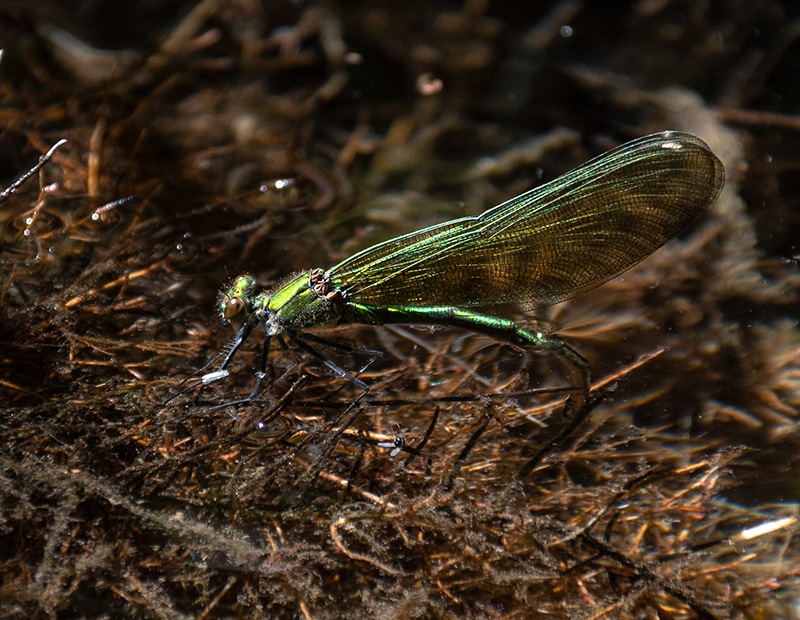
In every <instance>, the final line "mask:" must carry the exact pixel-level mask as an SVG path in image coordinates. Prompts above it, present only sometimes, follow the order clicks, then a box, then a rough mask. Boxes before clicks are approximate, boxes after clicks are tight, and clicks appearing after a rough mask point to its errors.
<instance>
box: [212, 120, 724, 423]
mask: <svg viewBox="0 0 800 620" xmlns="http://www.w3.org/2000/svg"><path fill="white" fill-rule="evenodd" d="M724 181H725V172H724V169H723V166H722V163H721V162H720V161H719V159H717V157H716V156H715V155H714V154H713V153H712V152H711V150H710V149H709V148H708V146H707V145H706V144H705V143H704V142H703V141H702V140H700V139H699V138H697V137H695V136H692V135H690V134H686V133H681V132H676V131H668V132H663V133H657V134H653V135H650V136H646V137H643V138H639V139H637V140H633V141H631V142H628V143H626V144H623V145H622V146H619V147H617V148H615V149H613V150H611V151H608V152H607V153H605V154H603V155H600V156H599V157H596V158H595V159H592V160H591V161H589V162H588V163H586V164H584V165H582V166H580V167H579V168H576V169H575V170H572V171H571V172H568V173H567V174H565V175H563V176H562V177H559V178H558V179H556V180H554V181H552V182H550V183H547V184H546V185H542V186H541V187H537V188H535V189H532V190H530V191H528V192H526V193H524V194H522V195H520V196H517V197H516V198H512V199H511V200H509V201H507V202H504V203H503V204H501V205H499V206H496V207H494V208H492V209H489V210H488V211H486V212H484V213H483V214H481V215H480V216H478V217H463V218H460V219H456V220H452V221H449V222H445V223H443V224H438V225H435V226H430V227H429V228H425V229H423V230H420V231H417V232H413V233H410V234H406V235H401V236H399V237H396V238H394V239H390V240H388V241H385V242H383V243H379V244H377V245H374V246H372V247H370V248H367V249H365V250H362V251H361V252H358V253H357V254H355V255H353V256H351V257H350V258H347V259H346V260H344V261H342V262H340V263H339V264H338V265H336V266H334V267H331V268H330V269H328V270H324V269H312V270H310V271H307V272H305V273H302V274H300V275H296V276H292V277H291V278H290V279H288V280H287V281H286V282H284V283H283V284H282V285H280V286H278V287H277V289H276V290H275V291H274V292H264V291H261V292H259V291H257V290H256V284H255V279H254V278H253V277H252V276H249V275H241V276H239V277H237V278H236V279H235V280H234V281H233V283H232V284H231V285H230V286H229V287H227V288H226V289H225V290H224V291H223V292H222V293H221V295H220V299H219V302H218V310H219V312H220V314H221V316H222V317H223V318H224V319H225V320H228V321H233V320H237V321H238V320H241V326H240V327H239V329H238V331H237V334H236V336H235V338H234V339H233V341H232V342H231V344H230V346H229V348H228V351H227V354H226V355H225V357H224V359H223V361H222V363H221V364H220V366H219V367H218V369H217V370H216V371H214V372H211V373H208V374H206V375H203V377H202V379H201V382H202V383H203V384H204V385H206V384H209V383H212V382H213V381H217V380H219V379H222V378H224V377H226V376H227V375H228V371H227V370H226V367H227V366H228V365H229V363H230V362H231V360H232V359H233V357H234V355H235V354H236V352H237V351H238V350H239V348H240V347H241V346H242V344H243V343H244V342H245V340H246V339H247V337H248V336H249V335H250V334H251V333H252V331H253V329H254V328H255V327H256V326H257V325H259V324H263V325H264V327H265V331H266V337H265V340H264V344H263V349H262V352H261V363H260V369H259V371H258V374H257V380H256V385H255V388H254V389H253V391H252V393H251V394H250V395H249V396H248V397H247V398H245V399H242V400H240V401H236V402H235V403H228V404H239V403H242V402H248V401H250V400H252V399H253V398H254V397H255V396H256V395H257V394H258V392H259V390H260V388H261V384H262V382H263V379H264V377H265V376H266V372H265V371H266V364H267V361H268V358H269V348H270V340H271V338H272V337H273V336H280V335H281V334H286V335H287V336H288V337H289V338H292V339H295V340H296V341H297V342H298V343H299V344H300V345H301V346H302V347H303V348H304V349H306V350H308V351H310V352H311V353H314V354H316V352H315V351H314V349H313V348H311V347H310V346H309V345H308V344H307V343H304V340H303V338H304V337H309V336H310V335H308V334H305V335H303V331H304V330H307V329H308V328H312V327H314V326H319V325H346V324H353V323H363V324H372V325H381V324H388V323H423V324H438V325H449V326H454V327H460V328H465V329H469V330H473V331H476V332H482V333H484V334H488V335H490V336H493V337H495V338H497V339H501V340H505V341H507V342H510V343H511V344H514V345H516V346H519V347H532V348H535V349H544V350H549V351H552V352H554V353H556V354H557V355H558V356H560V357H561V359H562V360H563V361H564V362H565V363H566V364H567V365H568V367H569V368H570V374H571V376H572V378H573V380H574V381H575V383H576V386H575V387H576V393H575V394H574V395H573V396H572V397H571V398H570V399H569V400H568V407H569V408H570V410H571V411H576V410H578V409H582V408H583V407H585V406H586V404H587V403H588V402H589V390H590V385H591V384H590V376H589V365H588V363H587V362H586V360H585V359H584V358H583V357H582V356H581V355H580V354H579V353H578V352H577V351H575V350H574V349H573V348H572V347H571V346H569V345H567V344H566V343H565V342H563V341H562V340H560V339H558V338H557V337H554V336H552V335H548V334H544V333H542V332H541V331H537V330H531V329H526V328H525V327H523V326H521V325H519V324H517V323H516V322H514V321H512V320H511V319H509V318H506V317H508V316H512V315H518V314H519V313H521V312H526V311H532V310H535V309H536V308H540V307H543V306H548V305H551V304H555V303H558V302H560V301H564V300H566V299H569V298H570V297H573V296H575V295H577V294H579V293H582V292H585V291H587V290H589V289H592V288H594V287H596V286H598V285H600V284H602V283H604V282H606V281H608V280H610V279H611V278H613V277H615V276H617V275H619V274H620V273H622V272H623V271H625V270H626V269H629V268H630V267H632V266H633V265H635V264H636V263H638V262H639V261H641V260H642V259H643V258H645V257H647V256H648V255H649V254H651V253H652V252H653V251H655V250H656V249H658V248H659V247H661V246H662V245H663V244H664V243H666V242H667V241H669V240H670V239H671V238H672V237H674V236H675V235H677V234H678V233H680V232H681V231H683V230H684V229H686V228H687V227H688V226H689V225H690V224H691V223H692V222H694V221H695V220H696V219H697V218H698V217H700V215H701V214H702V213H703V212H704V211H705V210H706V209H707V208H708V207H709V205H711V204H712V203H713V202H714V200H716V198H717V196H718V195H719V193H720V191H721V189H722V186H723V184H724ZM317 355H318V354H317ZM326 364H327V365H328V366H329V367H330V368H332V369H333V370H334V371H335V372H337V373H338V374H340V375H341V376H345V377H349V378H350V379H351V380H353V381H355V382H356V383H357V384H358V385H359V386H360V387H361V388H362V389H363V390H364V393H366V390H367V386H366V384H365V383H363V382H362V381H360V380H359V379H357V378H356V377H354V376H352V375H350V374H349V373H347V372H345V371H343V370H342V369H341V368H339V367H338V366H336V365H335V364H333V363H331V362H327V361H326ZM362 396H363V394H362Z"/></svg>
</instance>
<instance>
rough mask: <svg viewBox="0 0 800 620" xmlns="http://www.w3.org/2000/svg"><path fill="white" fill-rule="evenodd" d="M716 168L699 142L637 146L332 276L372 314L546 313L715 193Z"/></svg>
mask: <svg viewBox="0 0 800 620" xmlns="http://www.w3.org/2000/svg"><path fill="white" fill-rule="evenodd" d="M724 181H725V172H724V169H723V167H722V163H721V162H720V161H719V159H717V157H716V156H715V155H714V154H713V153H712V152H711V150H710V149H709V148H708V146H707V145H706V144H705V143H704V142H703V141H702V140H700V139H699V138H696V137H695V136H692V135H689V134H686V133H680V132H664V133H659V134H653V135H650V136H646V137H644V138H640V139H637V140H633V141H631V142H628V143H626V144H623V145H622V146H619V147H617V148H616V149H613V150H611V151H608V152H607V153H605V154H603V155H600V156H599V157H596V158H595V159H593V160H591V161H589V162H588V163H586V164H584V165H583V166H580V167H579V168H576V169H575V170H572V171H571V172H568V173H567V174H565V175H564V176H562V177H559V178H558V179H556V180H554V181H552V182H551V183H548V184H546V185H543V186H541V187H538V188H535V189H532V190H530V191H529V192H526V193H524V194H522V195H520V196H517V197H516V198H513V199H511V200H509V201H507V202H505V203H503V204H501V205H498V206H497V207H494V208H492V209H489V210H488V211H486V212H484V213H483V214H481V215H480V216H478V217H465V218H460V219H457V220H452V221H450V222H445V223H443V224H439V225H436V226H431V227H429V228H426V229H424V230H420V231H418V232H414V233H410V234H407V235H402V236H400V237H396V238H395V239H390V240H388V241H385V242H383V243H379V244H377V245H375V246H372V247H370V248H367V249H365V250H363V251H361V252H359V253H357V254H355V255H353V256H351V257H350V258H348V259H346V260H344V261H342V262H341V263H339V264H338V265H336V266H335V267H333V268H332V269H331V270H330V274H331V282H332V284H333V285H334V286H335V287H337V288H340V289H342V290H345V291H347V296H348V299H350V300H352V301H356V302H358V303H363V304H370V305H376V306H392V305H401V306H436V305H446V306H455V307H461V308H473V309H474V308H481V307H484V308H494V309H500V310H505V311H507V312H513V311H518V310H530V309H533V308H535V307H540V306H546V305H550V304H554V303H557V302H559V301H563V300H564V299H567V298H569V297H573V296H574V295H577V294H579V293H581V292H584V291H587V290H589V289H591V288H594V287H596V286H598V285H600V284H602V283H603V282H606V281H607V280H610V279H611V278H613V277H615V276H617V275H619V274H620V273H622V272H623V271H625V270H626V269H628V268H630V267H632V266H633V265H635V264H636V263H638V262H639V261H641V260H642V259H643V258H645V257H646V256H648V255H649V254H651V253H652V252H653V251H655V250H656V249H658V248H659V247H661V246H662V245H663V244H664V243H666V242H667V241H669V239H671V238H672V237H674V236H675V235H676V234H678V233H680V232H681V231H683V230H684V229H685V228H687V227H688V226H689V224H691V223H692V222H694V221H695V220H696V219H697V218H698V217H699V216H700V215H701V214H702V213H703V212H704V211H705V210H706V209H707V208H708V207H709V205H711V203H713V202H714V200H715V199H716V198H717V196H718V195H719V193H720V191H721V189H722V186H723V184H724Z"/></svg>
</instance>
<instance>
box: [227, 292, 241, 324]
mask: <svg viewBox="0 0 800 620" xmlns="http://www.w3.org/2000/svg"><path fill="white" fill-rule="evenodd" d="M242 312H244V301H243V300H242V298H241V297H231V298H230V299H229V300H228V302H227V303H226V304H225V309H224V310H223V311H222V316H223V317H225V319H226V320H228V321H230V320H231V319H232V318H234V317H236V316H238V315H240V314H241V313H242Z"/></svg>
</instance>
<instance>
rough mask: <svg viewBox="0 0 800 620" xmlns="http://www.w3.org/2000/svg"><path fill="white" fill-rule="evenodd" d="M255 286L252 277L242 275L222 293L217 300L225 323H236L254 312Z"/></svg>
mask: <svg viewBox="0 0 800 620" xmlns="http://www.w3.org/2000/svg"><path fill="white" fill-rule="evenodd" d="M255 285H256V281H255V279H254V278H253V277H252V276H248V275H241V276H239V277H237V278H236V279H235V280H234V281H233V282H232V283H231V284H230V286H228V287H226V288H224V289H223V290H222V291H220V294H219V298H218V300H217V309H218V310H219V315H220V317H222V319H223V320H225V321H236V320H243V319H244V318H245V317H246V316H247V315H248V314H250V313H251V312H252V311H253V299H254V295H253V292H254V290H255Z"/></svg>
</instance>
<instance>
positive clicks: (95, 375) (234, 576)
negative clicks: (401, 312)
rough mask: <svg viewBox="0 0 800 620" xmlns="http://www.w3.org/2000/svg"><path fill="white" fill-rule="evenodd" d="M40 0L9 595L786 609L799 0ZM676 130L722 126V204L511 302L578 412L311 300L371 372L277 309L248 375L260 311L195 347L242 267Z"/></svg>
mask: <svg viewBox="0 0 800 620" xmlns="http://www.w3.org/2000/svg"><path fill="white" fill-rule="evenodd" d="M34 4H35V6H32V5H31V3H19V4H13V3H12V4H7V5H4V6H3V7H0V35H2V36H0V41H3V45H4V48H3V53H2V56H0V89H2V99H3V106H2V108H0V112H1V113H2V116H3V122H2V123H0V162H2V166H0V175H2V176H0V188H3V189H4V191H3V193H2V194H1V195H0V410H2V415H3V422H2V425H0V432H1V433H2V441H3V446H4V450H3V451H2V455H0V462H1V463H2V467H0V572H1V573H2V578H1V579H0V584H1V585H0V608H2V615H3V616H7V617H31V616H40V615H44V616H48V617H53V618H57V617H99V616H103V615H106V616H109V617H132V616H137V617H138V616H141V617H170V618H171V617H182V616H187V617H306V618H320V617H323V618H325V617H330V618H334V617H341V615H342V613H343V610H344V611H346V612H347V614H348V615H349V617H393V618H394V617H420V618H423V617H424V618H429V617H442V618H448V617H535V616H541V617H556V618H562V617H586V618H603V617H608V618H618V617H643V616H646V617H650V616H658V617H663V618H694V617H720V618H721V617H776V616H781V615H783V616H787V615H789V612H790V610H793V609H794V605H796V600H797V593H798V590H800V584H799V583H798V580H799V579H798V566H800V560H799V559H798V558H799V557H800V548H799V546H798V536H797V530H798V521H797V520H798V518H800V517H798V515H797V512H798V509H797V506H798V501H800V486H798V482H797V481H798V479H800V478H799V477H798V475H797V474H798V468H799V467H800V462H799V458H798V455H800V449H799V448H800V433H799V432H798V418H797V416H798V407H800V332H799V331H798V311H797V308H798V307H800V299H798V297H799V295H798V291H799V290H800V274H799V273H798V269H797V256H798V246H797V237H796V233H795V232H793V231H796V230H798V229H800V215H799V212H798V207H797V200H796V198H795V195H796V194H797V184H798V181H797V179H796V175H794V174H793V171H794V168H795V163H794V162H795V161H797V158H798V157H799V156H800V148H798V146H797V144H800V142H798V141H797V140H795V139H794V137H795V134H796V133H797V132H798V131H799V130H800V123H798V122H797V119H796V117H794V116H792V115H791V114H793V113H794V112H795V111H796V109H797V102H798V101H800V92H798V91H797V88H798V85H797V83H796V80H794V79H790V76H793V75H794V72H793V67H794V65H795V63H796V62H797V61H798V49H797V44H796V43H795V41H794V38H793V37H795V35H794V34H793V33H794V30H792V26H791V24H792V23H794V22H793V21H792V20H793V19H796V18H797V17H798V16H797V15H789V14H787V13H785V11H786V9H785V8H784V6H783V5H782V4H781V3H777V2H766V1H764V2H754V3H746V4H745V3H736V2H732V1H731V0H725V1H720V2H711V3H705V4H703V5H702V6H703V8H694V9H688V8H686V6H684V4H682V3H676V2H662V3H647V2H640V3H629V4H627V5H626V6H625V9H624V10H621V12H620V14H619V15H617V16H615V18H614V20H613V21H612V20H611V19H610V17H609V16H608V15H606V14H604V12H603V11H602V10H601V9H600V8H594V7H593V6H591V3H584V4H581V3H576V2H570V1H563V2H553V3H545V4H542V5H541V6H539V5H538V3H532V4H533V5H536V6H532V7H529V8H526V9H521V8H519V7H518V6H516V5H515V3H497V4H496V5H495V4H489V3H482V2H472V1H468V2H466V3H447V4H443V5H440V6H437V7H436V8H431V7H430V5H429V4H425V3H394V4H393V3H353V4H351V5H350V6H349V7H348V8H347V9H338V10H334V9H333V8H332V7H331V6H329V5H327V4H324V3H310V2H309V3H303V2H288V1H287V2H269V3H260V2H255V1H251V0H242V1H240V2H236V3H223V2H218V1H212V0H203V1H201V2H197V3H182V2H177V1H176V2H168V3H159V4H158V7H157V8H153V6H151V5H142V6H137V4H136V3H125V4H124V5H123V7H122V8H120V7H119V6H118V5H117V4H114V3H103V2H99V3H91V4H87V5H85V6H84V8H82V9H81V10H80V11H77V12H75V13H67V12H64V10H63V8H62V7H61V3H56V2H52V3H51V2H40V3H34ZM112 6H113V7H114V8H113V11H112V10H111V7H112ZM698 6H700V5H698ZM664 129H679V130H683V131H688V132H690V133H693V134H696V135H699V136H700V137H702V139H703V140H705V141H706V142H707V143H708V144H709V145H710V147H711V149H712V150H713V151H714V152H715V153H716V154H717V155H718V156H719V157H720V158H721V159H722V161H723V162H724V164H725V168H726V171H727V172H728V181H727V184H726V186H725V188H724V189H723V192H722V195H721V197H720V199H719V200H718V201H717V203H716V204H715V205H714V206H713V207H712V208H711V210H710V211H709V213H708V214H707V215H706V216H704V217H703V219H702V220H700V221H699V222H698V223H697V225H696V226H695V227H694V228H693V229H691V230H690V231H688V232H686V233H685V234H683V235H681V236H679V237H678V238H676V239H674V240H673V241H671V242H670V243H669V244H667V245H666V246H665V247H664V248H662V249H661V250H659V251H658V252H657V253H655V254H654V255H653V256H652V257H650V258H649V259H648V260H647V261H646V262H644V263H642V264H640V265H639V266H637V267H636V268H634V269H633V270H631V271H628V272H626V273H625V274H624V276H622V277H620V278H618V279H616V280H613V281H612V282H610V283H608V284H606V285H604V286H603V287H601V288H600V289H597V290H594V291H591V292H589V293H586V294H585V295H582V296H581V297H579V298H577V299H574V300H571V301H569V302H566V303H564V304H560V305H558V306H554V307H552V308H543V309H541V311H536V312H535V313H533V314H532V315H531V316H519V317H514V319H515V320H518V321H519V322H520V323H521V324H524V325H526V326H535V327H536V329H538V330H541V331H542V333H547V334H554V335H557V337H558V338H560V339H563V340H564V341H565V342H567V343H569V345H570V346H571V347H573V348H575V349H576V350H577V351H578V352H579V353H580V354H581V355H583V356H585V357H586V358H587V359H588V361H589V363H590V366H591V369H592V379H593V384H592V390H591V398H592V407H591V411H590V412H589V415H587V416H586V417H585V419H584V420H583V421H582V423H581V424H579V425H577V426H575V427H574V428H573V427H569V428H567V431H568V432H563V431H564V429H565V425H564V419H563V416H562V411H563V409H564V402H565V400H566V399H567V398H568V396H569V394H570V393H571V390H572V388H573V387H574V386H573V385H571V384H570V376H569V374H568V373H564V372H562V367H561V366H559V364H558V363H554V356H553V355H548V354H541V353H538V354H537V353H534V352H530V351H522V350H518V349H516V348H514V347H511V346H509V345H507V344H503V343H502V342H498V341H495V340H493V339H491V338H487V337H486V336H482V335H480V334H475V333H471V332H467V331H462V330H459V329H455V328H448V327H436V328H430V327H419V326H384V327H370V326H364V325H358V326H348V327H344V328H341V329H335V328H330V329H323V330H320V331H319V332H315V333H318V334H319V335H320V336H323V337H324V339H325V340H326V343H315V344H314V348H315V349H318V350H320V351H321V352H322V353H323V354H324V356H325V358H326V359H327V360H330V362H331V364H333V365H335V366H336V367H338V368H341V369H344V370H346V371H347V372H349V373H352V374H354V375H357V376H358V378H359V379H360V380H361V381H363V382H364V383H365V384H367V385H368V386H369V393H368V394H366V395H365V396H364V397H363V398H361V399H360V400H358V402H357V403H356V405H355V406H351V405H352V404H353V402H354V401H355V400H356V399H357V398H358V396H359V394H360V393H361V390H360V389H359V387H358V385H355V384H354V383H353V382H352V381H348V380H347V379H346V378H343V377H342V376H339V375H337V374H336V373H335V372H332V371H331V369H330V368H329V367H328V366H326V365H325V362H324V361H321V360H319V359H317V358H315V357H314V356H313V355H309V354H308V353H307V352H305V351H303V350H302V349H299V348H297V347H293V346H291V343H289V346H288V347H286V348H281V347H273V349H274V350H273V367H272V374H271V376H270V377H269V379H270V381H269V383H270V385H269V386H268V389H264V390H262V392H261V394H259V395H258V396H257V397H256V398H255V399H254V400H253V401H252V402H249V403H247V404H245V405H243V406H237V407H234V406H225V407H221V408H219V405H221V404H222V405H224V404H226V403H230V402H232V401H236V400H239V399H241V398H243V397H245V396H247V395H248V394H249V393H250V391H251V389H252V386H253V381H254V376H253V373H254V369H255V368H257V367H258V357H259V355H260V351H259V348H258V346H257V345H256V344H253V345H252V346H249V345H248V346H246V347H243V349H242V351H241V352H240V353H239V354H238V355H237V357H236V359H235V360H234V363H232V364H231V365H230V367H229V368H228V370H230V376H229V377H227V378H226V379H225V380H224V381H214V382H209V385H206V386H204V387H203V388H202V389H200V388H199V387H198V386H197V385H196V382H197V379H196V378H197V377H198V376H202V375H203V373H208V372H210V370H213V369H214V368H215V366H214V365H213V363H214V362H215V361H216V360H217V359H218V358H217V357H216V356H217V355H218V354H219V353H220V352H221V351H223V352H224V351H225V350H226V343H227V342H228V341H229V339H230V338H231V337H232V335H233V334H232V331H231V330H230V328H228V327H227V326H225V325H223V324H222V323H220V322H219V321H218V320H217V317H216V313H215V299H216V296H217V293H218V290H219V288H220V287H221V286H222V285H223V284H224V283H226V282H228V281H229V280H230V276H231V275H235V274H236V273H240V272H242V271H245V272H247V273H251V274H254V275H255V276H256V278H257V280H258V283H259V285H263V286H264V287H265V288H267V289H276V288H278V287H279V286H280V278H283V277H285V276H286V275H287V274H292V273H298V272H301V271H304V270H308V269H310V268H314V267H324V266H326V265H334V264H336V263H338V262H340V261H341V260H343V259H344V258H346V257H347V256H350V255H352V254H355V253H356V252H357V251H358V250H361V249H363V248H365V247H368V246H370V245H371V244H374V243H376V242H379V241H381V240H384V239H388V238H390V237H392V236H395V235H399V234H402V233H405V232H409V231H412V230H417V229H420V228H422V227H425V226H428V225H432V224H435V223H438V222H442V221H445V220H448V219H453V218H456V217H463V216H474V215H478V214H480V213H481V212H483V211H484V210H486V209H487V208H489V207H491V206H493V205H496V204H499V203H501V202H503V201H504V200H506V199H508V198H511V197H513V196H515V195H517V194H520V193H522V192H523V191H525V190H527V189H529V188H531V187H534V186H536V185H539V184H541V183H543V182H545V181H548V180H551V179H554V178H556V177H557V176H558V175H559V174H561V173H563V172H565V171H566V170H569V169H571V168H573V167H574V166H576V165H578V164H580V163H582V162H584V161H587V160H588V159H590V158H591V157H592V156H595V155H597V154H599V153H601V152H604V151H606V150H608V149H610V148H612V147H614V146H616V145H618V144H621V143H623V142H626V141H627V140H629V139H632V138H635V137H638V136H641V135H645V134H649V133H652V132H655V131H660V130H664ZM61 140H66V142H63V143H61V142H60V141H61ZM54 145H57V148H55V149H52V150H51V148H52V147H53V146H54ZM48 152H49V155H48V157H46V158H45V159H44V160H42V161H41V162H40V165H39V166H37V162H39V161H40V157H41V156H42V155H43V154H45V153H48ZM34 166H36V168H34ZM26 171H30V172H32V174H30V175H29V176H28V177H27V178H26ZM343 330H344V331H343ZM340 345H342V346H340ZM345 345H346V346H345ZM376 352H379V353H376ZM208 364H211V366H207V365H208ZM187 387H188V388H190V389H188V390H186V388H187ZM182 390H186V391H183V392H182ZM176 394H179V396H177V397H175V395H176ZM170 399H171V400H170ZM343 412H346V415H344V416H342V413H343ZM534 456H536V457H537V460H536V464H535V466H533V467H531V468H530V469H531V470H530V471H524V475H520V472H521V471H523V470H524V469H525V466H526V464H527V463H530V462H531V459H532V457H534Z"/></svg>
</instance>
